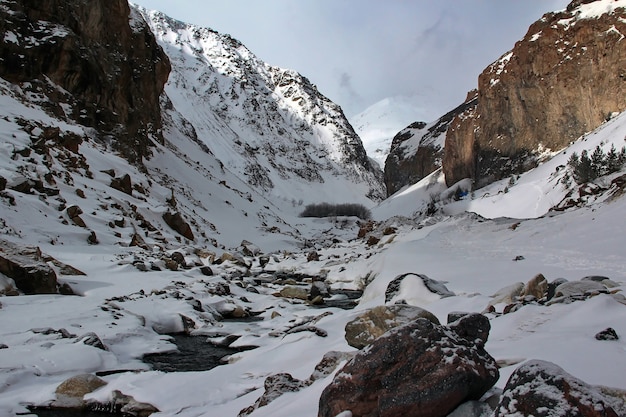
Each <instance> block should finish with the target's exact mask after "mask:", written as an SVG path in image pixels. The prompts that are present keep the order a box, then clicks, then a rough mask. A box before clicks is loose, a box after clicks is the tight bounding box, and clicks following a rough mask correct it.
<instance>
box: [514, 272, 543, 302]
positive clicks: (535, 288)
mask: <svg viewBox="0 0 626 417" xmlns="http://www.w3.org/2000/svg"><path fill="white" fill-rule="evenodd" d="M529 295H532V296H533V297H535V298H536V299H537V300H541V299H542V298H543V297H545V296H546V295H548V280H547V279H546V277H544V276H543V274H537V275H535V277H534V278H532V279H531V280H530V281H528V282H527V283H526V285H524V289H523V290H522V292H521V294H520V296H521V297H526V296H529Z"/></svg>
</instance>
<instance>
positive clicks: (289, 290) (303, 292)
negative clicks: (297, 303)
mask: <svg viewBox="0 0 626 417" xmlns="http://www.w3.org/2000/svg"><path fill="white" fill-rule="evenodd" d="M279 294H280V296H281V297H283V298H296V299H299V300H307V299H308V298H309V292H308V291H307V289H306V288H304V287H298V286H296V285H286V286H285V287H283V289H281V290H280V292H279Z"/></svg>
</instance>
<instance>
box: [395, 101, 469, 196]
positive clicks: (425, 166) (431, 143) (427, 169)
mask: <svg viewBox="0 0 626 417" xmlns="http://www.w3.org/2000/svg"><path fill="white" fill-rule="evenodd" d="M476 102H477V100H476V95H474V96H471V95H470V96H468V99H467V100H466V101H465V103H463V104H461V105H460V106H458V107H457V108H455V109H454V110H452V111H450V112H448V113H446V114H445V115H443V116H441V117H440V118H439V119H437V120H436V121H434V122H432V123H428V124H427V123H424V122H415V123H413V124H411V125H409V126H408V127H407V128H405V129H404V130H402V131H400V132H399V133H398V134H397V135H396V136H394V138H393V140H392V142H391V149H390V151H389V155H388V156H387V159H386V160H385V177H384V178H385V186H386V187H387V196H390V195H392V194H394V193H395V192H397V191H398V190H400V189H401V188H402V187H404V186H405V185H411V184H414V183H416V182H418V181H419V180H421V179H422V178H424V177H426V176H428V175H429V174H431V173H432V172H433V171H436V170H437V169H439V168H441V161H442V159H443V148H444V146H443V145H444V141H445V136H446V132H447V130H448V127H449V126H450V123H451V122H452V120H453V119H454V118H455V117H456V116H457V115H459V114H461V113H464V112H467V111H469V110H471V109H473V108H474V107H476Z"/></svg>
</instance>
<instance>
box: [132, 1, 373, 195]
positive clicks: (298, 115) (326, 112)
mask: <svg viewBox="0 0 626 417" xmlns="http://www.w3.org/2000/svg"><path fill="white" fill-rule="evenodd" d="M135 7H136V6H135ZM137 10H138V11H139V12H140V13H141V14H142V15H143V16H144V18H145V19H146V20H147V21H148V23H149V25H150V26H151V28H152V31H153V32H154V33H155V36H156V37H157V39H158V41H159V43H160V45H161V47H162V48H163V49H164V50H165V51H166V53H167V55H168V56H169V57H170V60H171V61H172V73H171V75H170V79H169V81H168V83H167V85H166V88H165V90H166V94H167V96H168V98H169V99H170V100H171V102H172V105H173V108H174V109H176V110H177V111H178V112H180V113H181V114H182V115H184V119H185V120H186V121H187V122H188V123H189V125H190V126H192V127H193V129H194V131H195V132H196V135H197V137H198V138H199V140H200V141H202V142H204V143H205V144H206V145H207V146H208V147H209V148H210V149H211V152H212V153H213V154H214V155H215V156H216V157H217V158H218V159H219V160H220V161H221V162H222V163H223V164H224V165H225V166H226V167H227V168H228V169H229V170H231V171H232V172H234V173H235V174H236V175H238V176H239V177H240V178H242V179H243V180H244V181H245V182H247V183H248V184H250V185H251V186H253V187H255V188H256V189H257V190H259V191H262V192H264V193H267V194H271V195H273V196H275V197H280V198H284V199H287V198H288V199H290V200H291V199H295V200H298V201H299V200H304V201H306V202H312V201H310V199H311V195H316V198H323V199H325V200H329V201H334V200H336V199H337V198H338V196H341V197H342V198H346V199H347V200H348V201H360V202H363V203H366V204H371V201H369V200H368V198H365V197H364V196H368V197H369V198H370V199H372V200H374V201H375V200H379V199H381V198H382V197H384V191H383V189H384V186H383V185H382V181H381V172H380V171H379V170H378V169H377V168H376V167H373V166H371V165H370V162H369V160H368V158H367V155H366V152H365V150H364V148H363V145H362V143H361V141H360V139H359V137H358V135H357V134H356V133H355V132H354V130H353V129H352V127H351V125H350V123H349V122H348V121H347V120H346V118H345V117H344V115H343V112H342V111H341V109H340V108H339V106H337V105H336V104H334V103H333V102H331V101H330V100H329V99H328V98H326V97H325V96H323V95H322V94H320V93H319V91H318V90H317V88H316V87H315V86H314V85H313V84H311V83H310V82H309V80H308V79H307V78H306V77H303V76H302V75H300V74H298V73H297V72H296V71H293V70H287V69H282V68H278V67H274V66H271V65H269V64H267V63H265V62H263V61H261V60H260V59H259V58H257V57H256V56H255V55H254V54H253V53H252V52H250V51H249V50H248V49H247V48H246V47H245V46H244V45H243V44H241V42H239V41H237V40H235V39H233V38H232V37H230V36H228V35H222V34H219V33H217V32H215V31H213V30H211V29H207V28H200V27H197V26H194V25H188V24H184V23H182V22H179V21H176V20H174V19H171V18H169V17H167V16H165V15H164V14H162V13H159V12H153V11H148V10H146V9H142V8H139V7H137ZM316 184H317V185H316ZM338 188H341V189H342V190H344V189H345V190H344V191H342V192H340V193H337V192H336V190H337V189H338ZM312 189H316V191H315V192H313V193H312V192H311V191H312Z"/></svg>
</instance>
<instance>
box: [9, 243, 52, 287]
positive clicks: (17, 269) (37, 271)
mask: <svg viewBox="0 0 626 417" xmlns="http://www.w3.org/2000/svg"><path fill="white" fill-rule="evenodd" d="M0 273H2V274H4V275H5V276H7V277H9V278H11V279H12V280H13V281H14V282H15V286H16V287H17V288H18V289H19V290H21V291H23V292H24V293H26V294H55V293H56V292H57V276H56V273H55V272H54V270H53V269H52V268H51V267H50V265H48V264H47V263H46V262H45V260H44V258H43V255H42V253H41V251H40V250H39V248H36V247H26V246H19V245H16V244H14V243H11V242H8V241H6V240H0Z"/></svg>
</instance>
